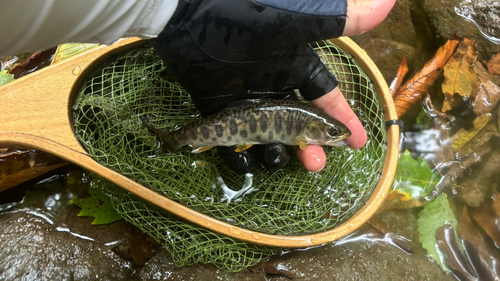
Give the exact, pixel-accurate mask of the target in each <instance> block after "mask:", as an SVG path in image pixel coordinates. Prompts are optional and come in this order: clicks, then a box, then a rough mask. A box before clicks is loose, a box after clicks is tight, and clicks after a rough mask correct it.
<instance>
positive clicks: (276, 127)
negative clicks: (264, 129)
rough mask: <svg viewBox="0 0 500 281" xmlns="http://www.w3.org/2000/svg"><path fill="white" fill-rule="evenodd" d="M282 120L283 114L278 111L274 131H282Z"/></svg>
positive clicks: (275, 115) (275, 116)
mask: <svg viewBox="0 0 500 281" xmlns="http://www.w3.org/2000/svg"><path fill="white" fill-rule="evenodd" d="M281 127H282V122H281V114H280V113H279V112H276V113H275V114H274V131H275V132H276V133H277V134H279V133H280V132H281Z"/></svg>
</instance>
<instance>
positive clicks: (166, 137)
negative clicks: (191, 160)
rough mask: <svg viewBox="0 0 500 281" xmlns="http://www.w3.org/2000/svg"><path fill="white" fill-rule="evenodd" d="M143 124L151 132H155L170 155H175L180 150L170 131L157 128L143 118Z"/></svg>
mask: <svg viewBox="0 0 500 281" xmlns="http://www.w3.org/2000/svg"><path fill="white" fill-rule="evenodd" d="M141 120H142V123H143V124H144V125H145V126H146V128H148V129H149V130H151V131H153V132H155V133H156V134H157V135H158V136H159V137H160V141H161V144H162V147H164V148H165V149H166V150H167V151H168V152H170V153H175V152H177V150H179V148H180V147H179V146H177V145H175V143H176V142H175V140H174V134H173V133H172V132H170V131H164V130H160V129H157V128H155V127H154V126H153V125H152V124H151V123H149V121H148V120H147V119H146V118H145V117H143V116H141Z"/></svg>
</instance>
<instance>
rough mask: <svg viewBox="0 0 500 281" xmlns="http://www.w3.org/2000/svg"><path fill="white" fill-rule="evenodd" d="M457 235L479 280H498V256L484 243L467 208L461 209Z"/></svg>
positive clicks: (499, 265)
mask: <svg viewBox="0 0 500 281" xmlns="http://www.w3.org/2000/svg"><path fill="white" fill-rule="evenodd" d="M458 233H459V234H460V235H461V236H462V237H463V239H464V243H463V245H464V249H465V252H466V253H467V256H468V257H469V261H470V263H471V264H472V266H473V267H474V269H475V271H476V272H477V275H478V276H479V280H500V279H499V276H498V273H499V272H500V256H499V255H498V253H497V252H495V251H494V250H492V249H491V247H490V246H489V245H488V244H487V243H486V241H484V238H483V235H482V234H481V232H480V231H479V229H478V228H477V227H476V226H475V225H474V224H473V223H472V220H471V218H470V216H469V212H468V207H467V206H465V207H464V208H463V211H462V214H461V215H460V222H459V223H458Z"/></svg>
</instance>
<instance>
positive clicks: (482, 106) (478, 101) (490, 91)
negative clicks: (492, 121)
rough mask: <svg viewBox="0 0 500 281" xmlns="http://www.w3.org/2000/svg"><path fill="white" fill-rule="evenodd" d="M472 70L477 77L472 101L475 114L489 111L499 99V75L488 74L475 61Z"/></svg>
mask: <svg viewBox="0 0 500 281" xmlns="http://www.w3.org/2000/svg"><path fill="white" fill-rule="evenodd" d="M474 72H475V73H476V76H477V78H478V80H477V82H476V83H475V85H474V101H473V103H472V108H473V111H474V114H475V115H476V116H479V115H482V114H485V113H490V112H491V110H492V109H493V108H494V107H495V106H496V105H497V103H498V101H499V100H500V87H499V86H498V85H500V75H492V74H489V73H488V72H487V71H486V69H484V67H483V66H482V65H481V63H479V62H477V63H476V64H475V65H474Z"/></svg>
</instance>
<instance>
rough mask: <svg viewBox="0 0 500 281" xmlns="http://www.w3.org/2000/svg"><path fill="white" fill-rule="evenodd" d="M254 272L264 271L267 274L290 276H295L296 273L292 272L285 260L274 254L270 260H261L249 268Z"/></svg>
mask: <svg viewBox="0 0 500 281" xmlns="http://www.w3.org/2000/svg"><path fill="white" fill-rule="evenodd" d="M248 270H250V271H252V272H258V271H262V272H264V273H266V274H275V275H281V276H285V277H288V278H293V277H294V276H295V274H294V273H293V272H291V271H290V270H289V269H288V267H287V265H286V263H285V261H283V259H282V258H281V257H279V256H272V257H271V258H270V259H269V260H267V261H263V262H260V263H258V264H256V265H254V266H251V267H249V268H248Z"/></svg>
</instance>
